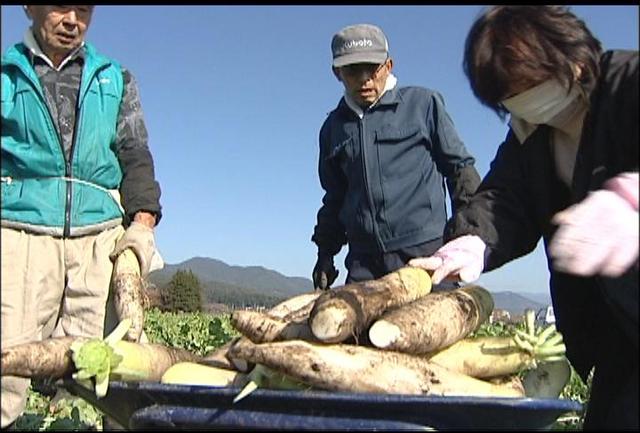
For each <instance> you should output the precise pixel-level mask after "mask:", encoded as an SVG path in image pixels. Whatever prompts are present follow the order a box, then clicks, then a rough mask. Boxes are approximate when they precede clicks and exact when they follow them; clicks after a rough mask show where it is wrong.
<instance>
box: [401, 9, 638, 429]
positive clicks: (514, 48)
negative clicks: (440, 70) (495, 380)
mask: <svg viewBox="0 0 640 433" xmlns="http://www.w3.org/2000/svg"><path fill="white" fill-rule="evenodd" d="M464 68H465V72H466V74H467V77H468V78H469V81H470V84H471V88H472V89H473V92H474V94H475V95H476V97H477V98H478V99H479V100H480V101H481V102H482V103H483V104H484V105H486V106H488V107H489V108H491V109H492V110H494V111H495V112H496V113H497V114H498V116H500V117H501V118H505V117H506V116H507V114H510V122H509V126H510V128H509V131H508V133H507V136H506V139H505V140H504V142H503V143H502V144H501V145H500V147H499V149H498V152H497V154H496V157H495V159H494V160H493V162H492V164H491V168H490V170H489V172H488V174H487V175H486V177H485V178H484V179H483V181H482V183H481V185H480V186H479V188H478V190H477V192H476V194H475V195H474V197H473V198H472V200H471V201H470V203H469V204H468V206H466V207H465V208H464V209H460V210H459V211H458V213H457V214H456V215H455V216H454V218H453V219H452V220H451V221H449V223H448V226H447V233H446V239H447V240H449V242H447V243H446V244H445V245H444V246H443V247H442V248H440V250H438V251H437V252H436V253H435V254H434V255H433V256H431V257H424V258H418V259H414V260H413V261H411V262H410V263H409V264H411V265H413V266H418V267H421V268H424V269H427V270H429V271H431V272H432V279H433V280H434V283H438V282H439V281H441V280H443V279H445V278H447V279H457V280H461V281H463V282H467V283H468V282H471V281H473V280H475V279H477V278H478V277H479V275H480V273H481V272H483V271H490V270H492V269H495V268H497V267H499V266H501V265H503V264H505V263H507V262H509V261H511V260H513V259H516V258H518V257H521V256H523V255H525V254H528V253H530V252H531V251H533V249H534V248H535V247H536V245H537V243H538V241H539V239H540V237H542V238H543V239H544V245H545V250H546V254H547V260H548V267H549V270H550V274H551V278H550V289H551V296H552V300H553V307H554V312H555V316H556V326H557V327H558V329H559V330H560V332H562V334H563V336H564V341H565V345H566V347H567V356H568V358H569V360H570V361H571V363H572V365H573V366H574V368H575V369H576V371H577V372H578V373H579V374H580V376H581V377H582V379H583V380H586V379H587V376H588V374H589V372H590V371H591V370H592V368H593V367H595V370H594V376H593V383H592V388H591V395H590V401H589V403H588V406H587V413H586V418H585V423H584V428H585V429H612V428H614V429H636V430H637V429H638V305H639V303H638V147H639V142H638V52H637V51H621V50H616V51H606V52H603V51H602V48H601V45H600V42H599V41H598V40H597V39H596V38H595V37H594V36H593V35H592V34H591V32H590V31H589V30H588V28H587V27H586V26H585V24H584V22H583V21H582V20H580V19H578V18H577V17H576V16H575V15H574V14H573V13H571V12H570V11H569V9H568V8H566V7H560V6H497V7H492V8H489V9H487V10H486V11H484V13H483V14H482V15H481V16H480V17H479V18H478V19H477V20H476V22H475V23H474V24H473V26H472V28H471V30H470V32H469V35H468V36H467V41H466V46H465V57H464Z"/></svg>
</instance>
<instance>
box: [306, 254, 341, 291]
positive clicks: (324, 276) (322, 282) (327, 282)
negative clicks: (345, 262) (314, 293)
mask: <svg viewBox="0 0 640 433" xmlns="http://www.w3.org/2000/svg"><path fill="white" fill-rule="evenodd" d="M338 273H339V271H338V270H337V269H336V268H335V266H334V265H333V256H331V255H329V254H322V253H319V254H318V260H317V261H316V265H315V266H314V268H313V273H312V278H313V288H314V290H327V289H329V288H331V284H333V282H334V281H335V280H336V278H337V277H338Z"/></svg>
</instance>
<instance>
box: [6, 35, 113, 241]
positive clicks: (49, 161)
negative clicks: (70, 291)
mask: <svg viewBox="0 0 640 433" xmlns="http://www.w3.org/2000/svg"><path fill="white" fill-rule="evenodd" d="M27 53H28V49H27V48H26V47H25V46H24V44H16V45H14V46H12V47H11V48H9V49H8V50H7V51H6V53H5V54H4V55H3V56H2V225H3V226H10V227H17V228H24V229H27V230H29V231H35V232H39V233H46V234H50V235H54V236H68V235H69V236H74V235H82V234H88V233H94V232H98V231H100V230H102V229H104V228H107V227H109V226H113V225H116V224H119V223H120V222H121V220H122V211H121V208H120V206H119V203H118V202H116V200H115V199H114V197H113V196H111V194H110V193H109V192H108V190H117V189H118V188H119V186H120V182H121V180H122V171H121V169H120V164H119V162H118V159H117V156H116V153H115V143H116V132H117V131H116V129H117V119H118V112H119V109H120V102H121V100H122V93H123V78H122V70H121V68H120V65H119V64H117V63H116V62H115V61H114V60H111V59H109V58H107V57H104V56H102V55H100V54H98V53H97V52H96V51H95V48H94V47H93V46H91V45H90V44H85V53H86V55H85V64H84V68H83V72H82V81H81V85H80V93H79V95H78V105H77V106H78V108H77V109H78V111H77V115H76V126H75V127H76V130H75V139H74V143H73V147H72V153H71V160H70V161H69V162H65V157H64V153H63V149H62V144H61V143H60V139H59V136H58V133H57V131H56V130H55V127H54V123H53V120H52V118H51V114H50V112H49V109H48V108H47V105H46V103H45V97H44V92H43V89H42V87H41V84H40V80H39V79H38V76H37V75H36V72H35V71H34V69H33V67H32V66H31V63H30V61H29V57H28V54H27Z"/></svg>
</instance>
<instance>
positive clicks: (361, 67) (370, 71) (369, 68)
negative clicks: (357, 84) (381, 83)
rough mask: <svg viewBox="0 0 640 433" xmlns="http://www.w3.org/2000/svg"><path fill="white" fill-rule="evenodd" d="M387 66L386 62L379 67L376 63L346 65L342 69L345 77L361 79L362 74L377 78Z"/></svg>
mask: <svg viewBox="0 0 640 433" xmlns="http://www.w3.org/2000/svg"><path fill="white" fill-rule="evenodd" d="M386 64H387V62H386V61H385V62H384V63H381V64H379V65H378V64H376V63H354V64H351V65H345V66H343V67H342V68H341V69H342V71H343V72H344V74H345V75H348V76H350V77H359V76H361V75H362V73H364V74H366V76H367V77H375V76H377V75H378V74H379V73H380V71H381V70H382V68H383V67H384V66H385V65H386Z"/></svg>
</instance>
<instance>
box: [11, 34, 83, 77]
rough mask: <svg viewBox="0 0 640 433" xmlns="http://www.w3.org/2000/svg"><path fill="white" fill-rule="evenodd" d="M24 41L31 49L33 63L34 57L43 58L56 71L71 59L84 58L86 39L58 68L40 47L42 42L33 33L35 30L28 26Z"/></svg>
mask: <svg viewBox="0 0 640 433" xmlns="http://www.w3.org/2000/svg"><path fill="white" fill-rule="evenodd" d="M23 43H24V45H25V46H26V47H27V48H28V50H29V55H30V57H29V59H30V60H31V62H32V63H33V60H34V57H38V58H40V59H42V60H43V61H44V62H45V63H46V64H47V65H49V67H50V68H51V69H55V70H56V71H59V70H61V69H62V68H64V65H66V64H67V63H69V62H70V61H72V60H74V59H76V58H80V59H82V60H84V50H83V48H84V41H82V43H81V44H80V45H79V46H78V47H77V48H75V49H74V50H73V51H71V52H70V53H69V55H67V57H65V58H64V60H63V61H62V62H61V63H60V65H59V66H58V67H57V68H56V67H55V66H54V65H53V63H52V62H51V59H49V57H48V56H47V55H46V54H45V53H44V52H43V51H42V49H41V48H40V44H38V41H37V40H36V38H35V36H34V35H33V30H32V29H31V28H28V29H27V30H26V31H25V33H24V38H23Z"/></svg>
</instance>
